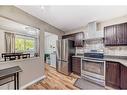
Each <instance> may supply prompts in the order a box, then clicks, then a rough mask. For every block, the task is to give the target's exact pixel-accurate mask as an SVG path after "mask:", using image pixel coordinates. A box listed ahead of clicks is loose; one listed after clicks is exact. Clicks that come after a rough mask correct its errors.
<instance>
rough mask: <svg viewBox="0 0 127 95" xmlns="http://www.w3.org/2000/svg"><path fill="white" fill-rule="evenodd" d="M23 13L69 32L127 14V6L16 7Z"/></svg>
mask: <svg viewBox="0 0 127 95" xmlns="http://www.w3.org/2000/svg"><path fill="white" fill-rule="evenodd" d="M16 7H18V8H20V9H22V10H23V11H25V12H27V13H29V14H31V15H33V16H35V17H37V18H39V19H41V20H43V21H45V22H47V23H49V24H51V25H53V26H55V27H57V28H59V29H61V30H63V31H64V32H68V31H71V30H74V29H77V28H80V27H83V26H86V25H87V24H88V23H89V22H92V21H97V22H101V21H105V20H109V19H112V18H116V17H120V16H124V15H126V14H127V6H44V9H41V6H39V5H38V6H16Z"/></svg>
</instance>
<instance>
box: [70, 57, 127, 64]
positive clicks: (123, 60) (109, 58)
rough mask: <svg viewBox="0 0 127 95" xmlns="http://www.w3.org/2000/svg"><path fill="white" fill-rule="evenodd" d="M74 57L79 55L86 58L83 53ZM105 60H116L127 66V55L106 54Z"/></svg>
mask: <svg viewBox="0 0 127 95" xmlns="http://www.w3.org/2000/svg"><path fill="white" fill-rule="evenodd" d="M72 57H79V58H82V59H83V58H84V56H83V55H74V56H72ZM103 60H104V61H114V62H119V63H121V64H122V65H124V66H127V56H114V55H104V59H103Z"/></svg>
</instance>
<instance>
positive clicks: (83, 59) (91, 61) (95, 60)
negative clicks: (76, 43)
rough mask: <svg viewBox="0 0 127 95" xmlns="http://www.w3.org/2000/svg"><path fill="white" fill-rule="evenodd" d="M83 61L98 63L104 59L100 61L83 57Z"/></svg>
mask: <svg viewBox="0 0 127 95" xmlns="http://www.w3.org/2000/svg"><path fill="white" fill-rule="evenodd" d="M83 61H89V62H98V63H102V62H104V61H100V60H91V59H83Z"/></svg>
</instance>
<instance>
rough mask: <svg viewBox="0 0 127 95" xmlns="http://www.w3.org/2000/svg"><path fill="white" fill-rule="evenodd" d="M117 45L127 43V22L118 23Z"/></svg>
mask: <svg viewBox="0 0 127 95" xmlns="http://www.w3.org/2000/svg"><path fill="white" fill-rule="evenodd" d="M116 27H117V28H116V32H117V45H126V44H127V23H123V24H119V25H116Z"/></svg>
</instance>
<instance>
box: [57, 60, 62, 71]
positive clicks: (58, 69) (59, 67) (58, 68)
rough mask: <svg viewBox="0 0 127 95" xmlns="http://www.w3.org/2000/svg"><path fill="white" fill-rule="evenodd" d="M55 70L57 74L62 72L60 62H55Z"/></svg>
mask: <svg viewBox="0 0 127 95" xmlns="http://www.w3.org/2000/svg"><path fill="white" fill-rule="evenodd" d="M56 70H57V71H58V72H62V65H61V61H60V60H57V61H56Z"/></svg>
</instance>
